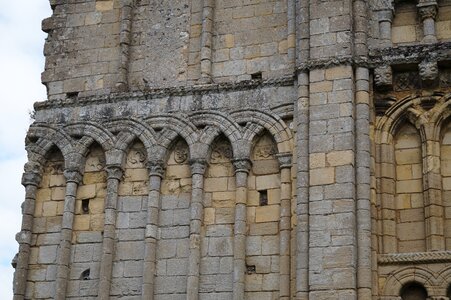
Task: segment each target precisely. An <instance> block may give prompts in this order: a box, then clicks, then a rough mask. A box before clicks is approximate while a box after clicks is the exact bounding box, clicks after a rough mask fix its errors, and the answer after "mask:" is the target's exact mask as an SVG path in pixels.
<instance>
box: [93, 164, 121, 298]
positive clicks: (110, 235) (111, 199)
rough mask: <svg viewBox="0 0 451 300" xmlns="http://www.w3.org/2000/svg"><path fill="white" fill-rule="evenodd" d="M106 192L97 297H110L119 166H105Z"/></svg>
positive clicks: (119, 175) (119, 174) (119, 177)
mask: <svg viewBox="0 0 451 300" xmlns="http://www.w3.org/2000/svg"><path fill="white" fill-rule="evenodd" d="M106 171H107V173H108V179H107V188H106V189H107V194H106V199H105V224H104V228H103V243H102V259H101V264H100V282H99V293H98V298H99V299H102V300H107V299H109V298H110V288H111V276H112V272H113V259H114V249H115V242H116V219H117V197H118V195H117V193H118V188H119V181H120V179H121V178H122V174H123V172H122V169H121V168H120V167H119V166H107V167H106Z"/></svg>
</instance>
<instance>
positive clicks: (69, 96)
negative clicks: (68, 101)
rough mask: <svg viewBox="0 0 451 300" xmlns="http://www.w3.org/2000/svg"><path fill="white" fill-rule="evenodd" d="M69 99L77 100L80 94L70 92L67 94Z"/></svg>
mask: <svg viewBox="0 0 451 300" xmlns="http://www.w3.org/2000/svg"><path fill="white" fill-rule="evenodd" d="M66 96H67V98H77V97H78V92H69V93H67V94H66Z"/></svg>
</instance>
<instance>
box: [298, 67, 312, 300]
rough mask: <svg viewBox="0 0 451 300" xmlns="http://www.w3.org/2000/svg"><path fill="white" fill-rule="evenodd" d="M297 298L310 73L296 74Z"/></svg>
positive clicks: (301, 280) (304, 261) (302, 268)
mask: <svg viewBox="0 0 451 300" xmlns="http://www.w3.org/2000/svg"><path fill="white" fill-rule="evenodd" d="M296 104H297V105H296V106H295V107H296V112H297V114H296V118H297V119H296V122H297V124H296V167H297V170H296V172H297V174H296V176H297V177H296V194H297V195H296V299H299V300H307V299H308V294H309V254H308V253H309V74H308V72H302V73H300V74H299V75H298V101H297V103H296Z"/></svg>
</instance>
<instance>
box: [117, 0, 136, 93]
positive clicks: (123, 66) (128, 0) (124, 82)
mask: <svg viewBox="0 0 451 300" xmlns="http://www.w3.org/2000/svg"><path fill="white" fill-rule="evenodd" d="M122 2H123V4H122V9H121V31H120V36H119V45H120V49H119V50H120V51H119V62H120V63H119V69H118V79H117V83H116V88H117V89H118V90H119V91H127V90H128V67H129V60H130V53H129V52H130V43H131V31H132V21H133V20H132V19H133V0H123V1H122Z"/></svg>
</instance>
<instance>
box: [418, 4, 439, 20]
mask: <svg viewBox="0 0 451 300" xmlns="http://www.w3.org/2000/svg"><path fill="white" fill-rule="evenodd" d="M417 7H418V14H419V15H420V18H421V20H422V21H424V20H425V19H434V20H435V17H436V16H437V3H435V2H431V3H424V4H423V3H420V4H418V5H417Z"/></svg>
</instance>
